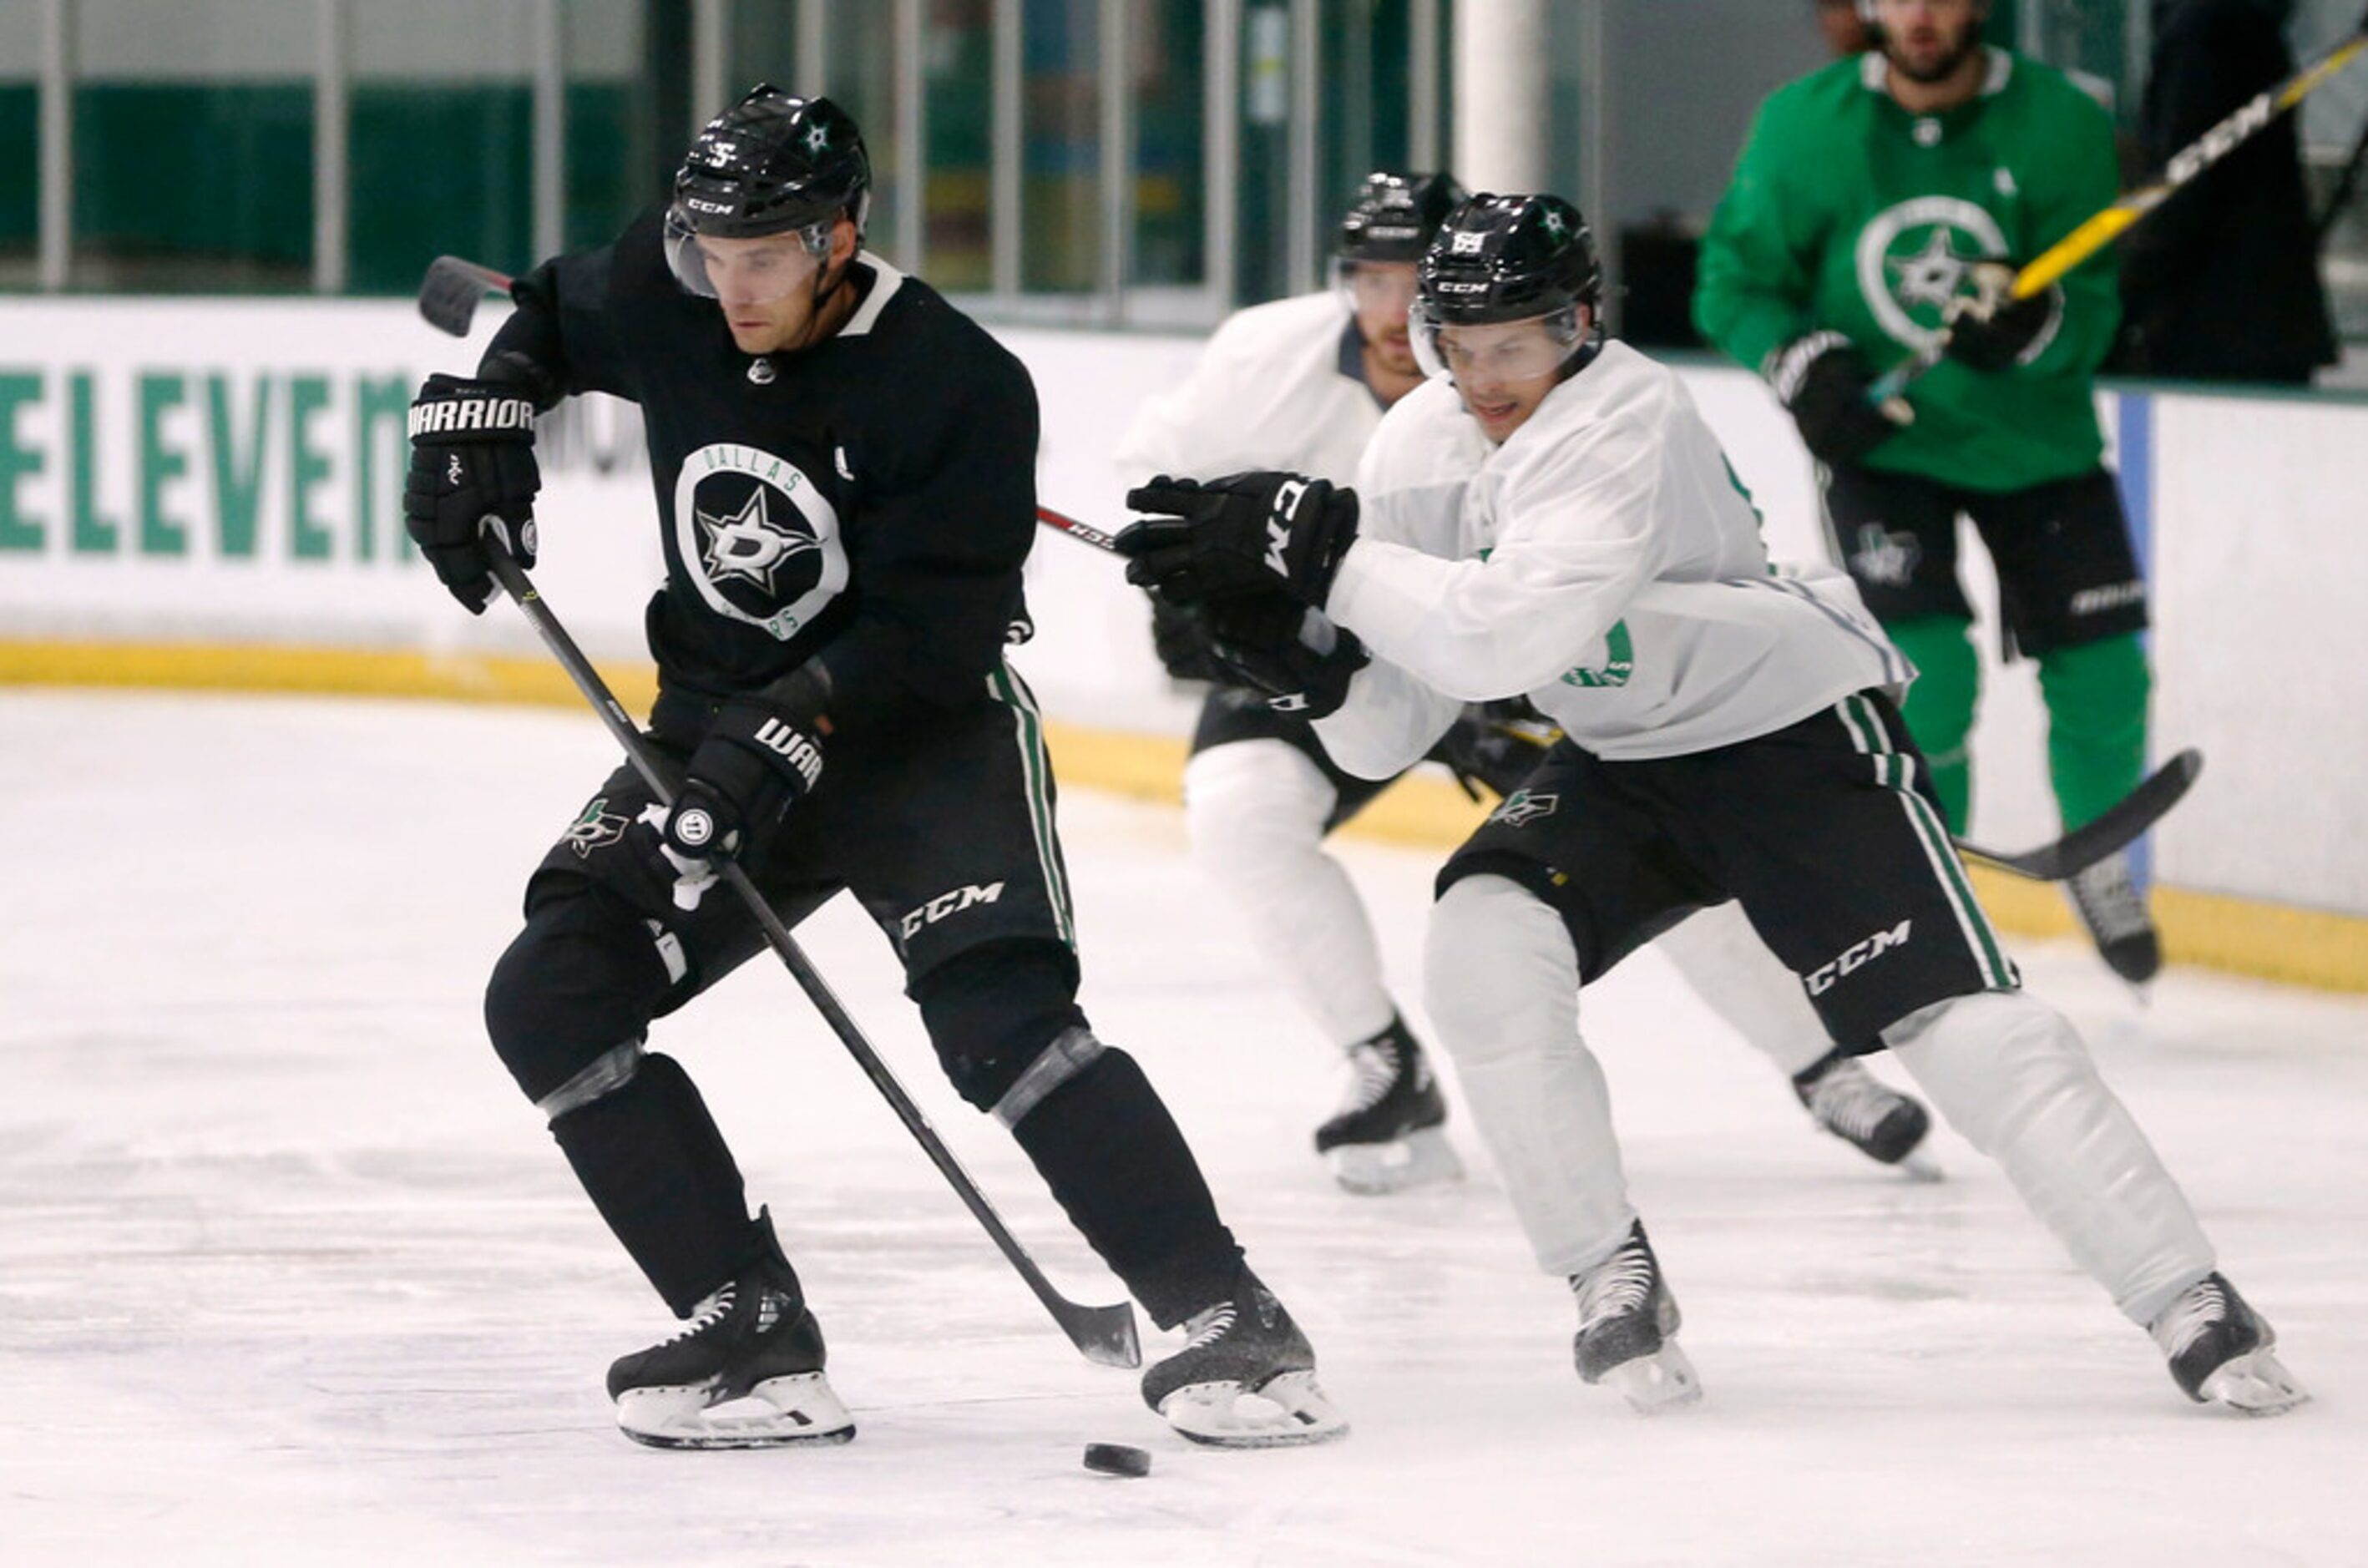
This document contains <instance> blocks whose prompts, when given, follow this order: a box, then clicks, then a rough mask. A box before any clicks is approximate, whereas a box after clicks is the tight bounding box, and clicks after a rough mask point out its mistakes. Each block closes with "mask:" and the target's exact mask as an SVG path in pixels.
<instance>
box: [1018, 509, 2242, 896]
mask: <svg viewBox="0 0 2368 1568" xmlns="http://www.w3.org/2000/svg"><path fill="white" fill-rule="evenodd" d="M1036 520H1037V521H1038V522H1040V523H1042V524H1043V525H1044V526H1045V527H1047V528H1058V529H1059V530H1060V531H1061V532H1063V533H1064V534H1067V535H1069V536H1070V537H1071V538H1073V539H1079V540H1084V541H1085V542H1086V543H1087V544H1090V545H1092V546H1093V547H1094V548H1096V549H1097V550H1103V551H1110V552H1111V553H1112V554H1115V553H1117V551H1118V540H1117V539H1116V538H1115V537H1114V536H1113V535H1110V534H1108V533H1105V532H1104V531H1102V530H1101V529H1100V528H1095V527H1094V526H1093V525H1092V524H1091V523H1081V522H1079V521H1078V520H1077V519H1076V518H1075V517H1066V516H1064V515H1063V514H1061V513H1059V512H1055V511H1053V509H1052V508H1051V507H1050V506H1039V507H1037V508H1036ZM2202 772H2203V753H2202V752H2200V751H2197V750H2195V749H2194V748H2193V747H2192V746H2191V747H2189V748H2188V749H2187V750H2185V751H2182V752H2180V754H2179V755H2178V756H2174V757H2172V758H2171V759H2170V760H2169V762H2166V763H2164V764H2163V765H2162V766H2161V767H2157V768H2156V769H2155V770H2154V771H2153V772H2152V773H2150V774H2148V775H2147V776H2146V778H2144V779H2142V780H2141V781H2140V782H2139V784H2138V786H2137V788H2136V789H2135V790H2131V791H2130V792H2129V793H2128V794H2126V795H2124V796H2123V797H2122V798H2121V799H2120V800H2118V801H2114V802H2113V803H2112V805H2111V806H2109V807H2107V808H2106V810H2105V812H2104V814H2103V815H2101V816H2100V817H2098V818H2096V819H2095V820H2094V821H2092V822H2089V823H2087V824H2083V825H2081V826H2079V827H2077V828H2074V829H2073V830H2072V831H2071V832H2070V833H2067V834H2066V835H2064V836H2063V837H2061V838H2058V839H2056V840H2055V841H2054V842H2052V843H2048V844H2043V845H2041V846H2039V847H2037V848H2036V849H2025V850H2022V851H2021V852H2019V853H2009V852H2008V851H2006V850H2003V849H1987V848H1984V847H1983V846H1981V845H1978V844H1972V843H1968V842H1967V841H1965V840H1964V839H1962V838H1954V837H1952V840H1951V842H1952V843H1954V844H1955V845H1956V846H1957V853H1958V854H1960V855H1963V856H1964V858H1967V859H1969V860H1978V861H1980V862H1981V863H1982V864H1983V865H1986V866H1994V867H1996V868H1998V869H1999V870H2001V871H2011V872H2013V873H2014V874H2015V875H2016V876H2019V877H2029V878H2030V879H2031V880H2032V881H2038V882H2060V881H2065V880H2066V878H2068V877H2070V876H2071V875H2073V873H2075V872H2077V871H2080V870H2083V869H2087V868H2088V867H2089V866H2093V865H2095V864H2096V863H2097V862H2098V861H2100V860H2101V859H2103V858H2105V857H2106V856H2108V855H2111V854H2112V853H2113V852H2114V851H2115V850H2117V849H2121V848H2123V846H2127V845H2128V844H2130V843H2131V842H2132V841H2133V840H2135V839H2136V838H2137V837H2138V835H2141V834H2143V833H2145V832H2146V829H2148V828H2150V827H2152V826H2153V825H2154V824H2156V823H2157V821H2159V820H2160V819H2161V817H2162V815H2163V813H2164V812H2168V811H2169V810H2170V808H2171V807H2173V806H2175V805H2177V804H2178V803H2179V801H2180V796H2182V795H2184V794H2186V793H2187V790H2188V786H2190V785H2192V784H2193V783H2194V782H2195V778H2196V775H2198V774H2200V773H2202Z"/></svg>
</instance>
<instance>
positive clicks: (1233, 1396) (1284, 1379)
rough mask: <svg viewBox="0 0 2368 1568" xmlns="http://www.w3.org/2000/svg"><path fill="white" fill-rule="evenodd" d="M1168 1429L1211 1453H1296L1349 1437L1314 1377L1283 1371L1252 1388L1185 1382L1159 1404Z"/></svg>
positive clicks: (1224, 1382) (1233, 1383)
mask: <svg viewBox="0 0 2368 1568" xmlns="http://www.w3.org/2000/svg"><path fill="white" fill-rule="evenodd" d="M1159 1414H1160V1416H1161V1418H1162V1419H1164V1420H1165V1421H1166V1422H1167V1424H1168V1425H1169V1426H1173V1427H1175V1428H1176V1430H1177V1431H1178V1432H1180V1433H1182V1434H1183V1435H1184V1436H1185V1437H1189V1438H1190V1439H1191V1440H1192V1441H1193V1442H1196V1443H1201V1444H1205V1445H1206V1446H1208V1447H1210V1448H1212V1449H1296V1448H1304V1447H1305V1446H1307V1445H1308V1444H1310V1443H1328V1442H1331V1441H1332V1440H1333V1439H1335V1438H1337V1437H1347V1436H1348V1435H1349V1420H1348V1417H1346V1416H1344V1415H1341V1414H1340V1412H1339V1409H1338V1407H1337V1406H1336V1405H1334V1404H1333V1403H1332V1402H1331V1401H1330V1400H1329V1399H1327V1398H1326V1397H1325V1394H1324V1391H1323V1390H1322V1389H1320V1388H1318V1387H1316V1386H1315V1373H1314V1372H1285V1373H1283V1374H1282V1375H1281V1376H1280V1377H1276V1378H1270V1379H1269V1380H1268V1381H1266V1382H1264V1383H1261V1384H1259V1385H1258V1390H1257V1392H1251V1391H1249V1390H1247V1389H1246V1388H1244V1387H1243V1386H1242V1385H1241V1384H1240V1383H1239V1382H1238V1381H1234V1380H1231V1379H1223V1380H1219V1381H1212V1382H1205V1383H1187V1384H1185V1385H1184V1386H1183V1387H1182V1388H1180V1389H1178V1390H1177V1391H1176V1392H1173V1393H1171V1394H1169V1395H1168V1396H1167V1398H1166V1399H1163V1400H1161V1401H1160V1402H1159Z"/></svg>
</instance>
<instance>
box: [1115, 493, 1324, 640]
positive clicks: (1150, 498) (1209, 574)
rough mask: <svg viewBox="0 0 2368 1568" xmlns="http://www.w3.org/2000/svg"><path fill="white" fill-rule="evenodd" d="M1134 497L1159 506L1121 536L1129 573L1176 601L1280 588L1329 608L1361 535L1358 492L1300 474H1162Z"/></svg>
mask: <svg viewBox="0 0 2368 1568" xmlns="http://www.w3.org/2000/svg"><path fill="white" fill-rule="evenodd" d="M1126 504H1127V505H1128V506H1130V507H1133V509H1134V510H1135V511H1138V512H1148V513H1151V514H1153V516H1151V517H1145V518H1144V519H1143V520H1142V521H1141V522H1138V523H1135V524H1133V525H1132V526H1130V527H1128V528H1125V529H1123V530H1122V531H1121V533H1120V534H1119V536H1118V540H1117V546H1118V551H1119V553H1120V554H1121V555H1123V556H1126V557H1127V558H1128V561H1127V568H1126V580H1127V581H1128V582H1130V583H1133V585H1135V586H1137V587H1140V588H1156V589H1157V590H1158V591H1159V592H1160V593H1161V594H1163V595H1165V596H1166V597H1167V599H1168V601H1169V602H1170V603H1172V604H1190V603H1193V602H1194V601H1196V600H1200V599H1206V598H1215V597H1224V596H1227V595H1237V594H1250V593H1257V592H1259V591H1261V590H1264V591H1269V592H1270V591H1272V590H1274V589H1277V588H1280V589H1281V590H1283V591H1284V592H1286V593H1288V594H1290V595H1291V596H1292V597H1294V598H1296V599H1298V600H1299V601H1300V602H1301V603H1302V604H1309V605H1314V606H1315V607H1316V608H1323V604H1324V599H1325V596H1326V595H1327V594H1329V593H1330V592H1331V591H1332V574H1334V573H1335V572H1337V571H1338V570H1339V568H1340V557H1341V556H1343V555H1345V554H1347V553H1348V550H1349V546H1350V545H1351V544H1354V543H1355V542H1356V540H1357V493H1356V492H1355V491H1353V490H1336V489H1334V488H1333V487H1332V485H1331V484H1330V483H1327V482H1326V481H1324V480H1321V479H1304V478H1302V477H1301V476H1300V475H1298V474H1295V473H1236V474H1230V475H1228V476H1226V477H1225V478H1224V479H1212V480H1210V481H1208V482H1207V483H1202V482H1201V481H1200V480H1197V479H1170V478H1167V476H1166V475H1162V476H1161V477H1159V478H1157V479H1155V480H1153V481H1152V482H1151V483H1148V484H1146V485H1144V486H1142V487H1141V488H1139V489H1135V490H1130V491H1128V492H1127V494H1126Z"/></svg>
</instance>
